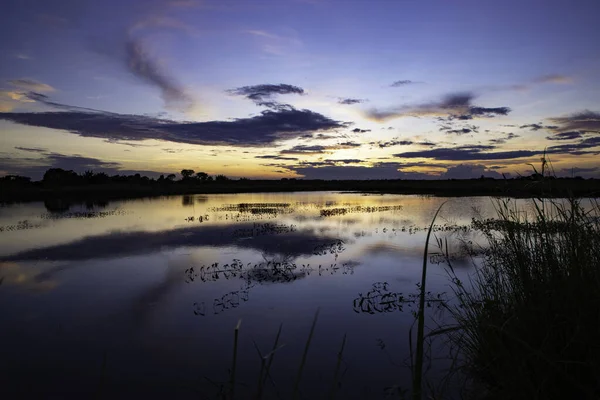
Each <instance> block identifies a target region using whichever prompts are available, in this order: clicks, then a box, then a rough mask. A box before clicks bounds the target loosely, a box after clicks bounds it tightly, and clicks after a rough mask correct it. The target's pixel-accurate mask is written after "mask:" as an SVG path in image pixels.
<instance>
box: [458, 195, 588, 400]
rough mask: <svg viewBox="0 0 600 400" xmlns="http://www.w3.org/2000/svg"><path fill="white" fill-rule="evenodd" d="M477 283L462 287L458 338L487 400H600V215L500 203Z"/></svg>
mask: <svg viewBox="0 0 600 400" xmlns="http://www.w3.org/2000/svg"><path fill="white" fill-rule="evenodd" d="M497 211H498V214H499V219H498V220H494V221H490V220H488V221H482V222H481V221H480V222H479V223H478V227H479V228H480V229H481V230H482V231H483V233H484V235H485V237H486V238H487V240H488V242H489V248H488V249H487V250H486V251H485V255H484V258H483V263H482V265H481V267H480V268H478V269H477V272H476V273H475V275H474V276H473V278H472V280H471V282H469V284H467V283H464V284H463V283H462V282H460V281H459V280H458V279H454V289H455V293H456V295H457V298H458V300H459V301H458V306H455V307H452V308H450V310H451V312H452V314H453V317H454V318H455V319H456V322H457V324H458V326H457V328H458V329H457V330H454V331H453V332H452V333H450V339H451V341H452V342H453V343H454V344H455V345H456V346H457V348H458V351H459V353H460V355H461V360H462V366H461V367H462V368H463V369H464V371H465V372H467V375H468V376H469V377H470V378H471V380H472V382H473V388H476V389H475V390H473V395H474V398H480V399H565V398H570V399H597V398H600V207H599V204H598V203H597V202H592V205H591V207H586V209H584V207H582V204H581V203H580V201H579V200H575V199H572V200H568V201H562V202H561V201H558V200H541V199H537V200H533V211H532V212H530V213H529V214H527V213H525V212H523V210H522V209H521V210H520V209H517V208H516V206H515V205H514V203H513V202H510V201H503V202H498V207H497Z"/></svg>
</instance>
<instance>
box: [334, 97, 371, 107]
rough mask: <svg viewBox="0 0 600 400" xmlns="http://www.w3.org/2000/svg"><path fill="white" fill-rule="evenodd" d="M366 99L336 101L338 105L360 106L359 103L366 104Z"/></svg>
mask: <svg viewBox="0 0 600 400" xmlns="http://www.w3.org/2000/svg"><path fill="white" fill-rule="evenodd" d="M367 101H368V100H367V99H354V98H351V97H349V98H345V99H342V98H341V99H339V100H338V104H344V105H353V104H360V103H365V102H367Z"/></svg>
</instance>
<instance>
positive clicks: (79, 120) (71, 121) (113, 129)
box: [0, 106, 348, 147]
mask: <svg viewBox="0 0 600 400" xmlns="http://www.w3.org/2000/svg"><path fill="white" fill-rule="evenodd" d="M64 107H68V106H64ZM0 120H5V121H12V122H15V123H18V124H23V125H28V126H39V127H44V128H51V129H60V130H64V131H67V132H70V133H73V134H76V135H79V136H83V137H95V138H103V139H109V140H113V141H117V140H129V141H139V140H147V139H155V140H163V141H170V142H176V143H188V144H199V145H218V146H219V145H227V146H232V145H233V146H250V147H251V146H254V147H260V146H266V145H272V144H274V143H276V142H278V141H281V140H285V139H293V138H300V137H302V136H304V135H306V134H308V133H313V132H318V131H329V130H332V129H336V128H346V127H347V125H348V124H347V123H344V122H340V121H335V120H332V119H330V118H328V117H325V116H323V115H321V114H319V113H317V112H314V111H310V110H298V109H294V108H291V109H286V110H281V111H272V110H266V111H263V112H261V113H260V114H259V115H256V116H254V117H249V118H238V119H234V120H231V121H207V122H178V121H172V120H166V119H159V118H154V117H149V116H143V115H131V114H117V113H108V112H102V111H97V112H92V111H79V110H74V111H63V112H38V113H32V112H28V113H10V112H8V113H0Z"/></svg>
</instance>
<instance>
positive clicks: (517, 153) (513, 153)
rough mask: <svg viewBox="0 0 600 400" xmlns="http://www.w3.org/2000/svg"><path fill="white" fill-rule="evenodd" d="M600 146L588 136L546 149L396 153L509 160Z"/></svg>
mask: <svg viewBox="0 0 600 400" xmlns="http://www.w3.org/2000/svg"><path fill="white" fill-rule="evenodd" d="M597 146H600V137H594V138H588V139H585V140H582V141H581V142H579V143H575V144H566V145H558V146H551V147H548V148H546V149H545V150H509V151H494V152H490V151H489V150H494V149H496V146H495V145H466V146H459V147H452V148H437V149H432V150H422V151H410V152H404V153H397V154H394V157H398V158H432V159H434V160H444V161H469V160H508V159H515V158H526V157H532V156H539V155H543V154H544V153H546V154H575V155H581V154H597V153H600V150H597V151H593V150H590V149H593V148H594V147H597Z"/></svg>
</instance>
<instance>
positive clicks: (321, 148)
mask: <svg viewBox="0 0 600 400" xmlns="http://www.w3.org/2000/svg"><path fill="white" fill-rule="evenodd" d="M360 146H362V144H360V143H356V142H343V143H337V144H333V145H312V146H306V145H297V146H294V147H292V148H291V149H286V150H282V151H280V152H279V154H325V153H331V152H332V151H334V150H345V149H353V148H357V147H360Z"/></svg>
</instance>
